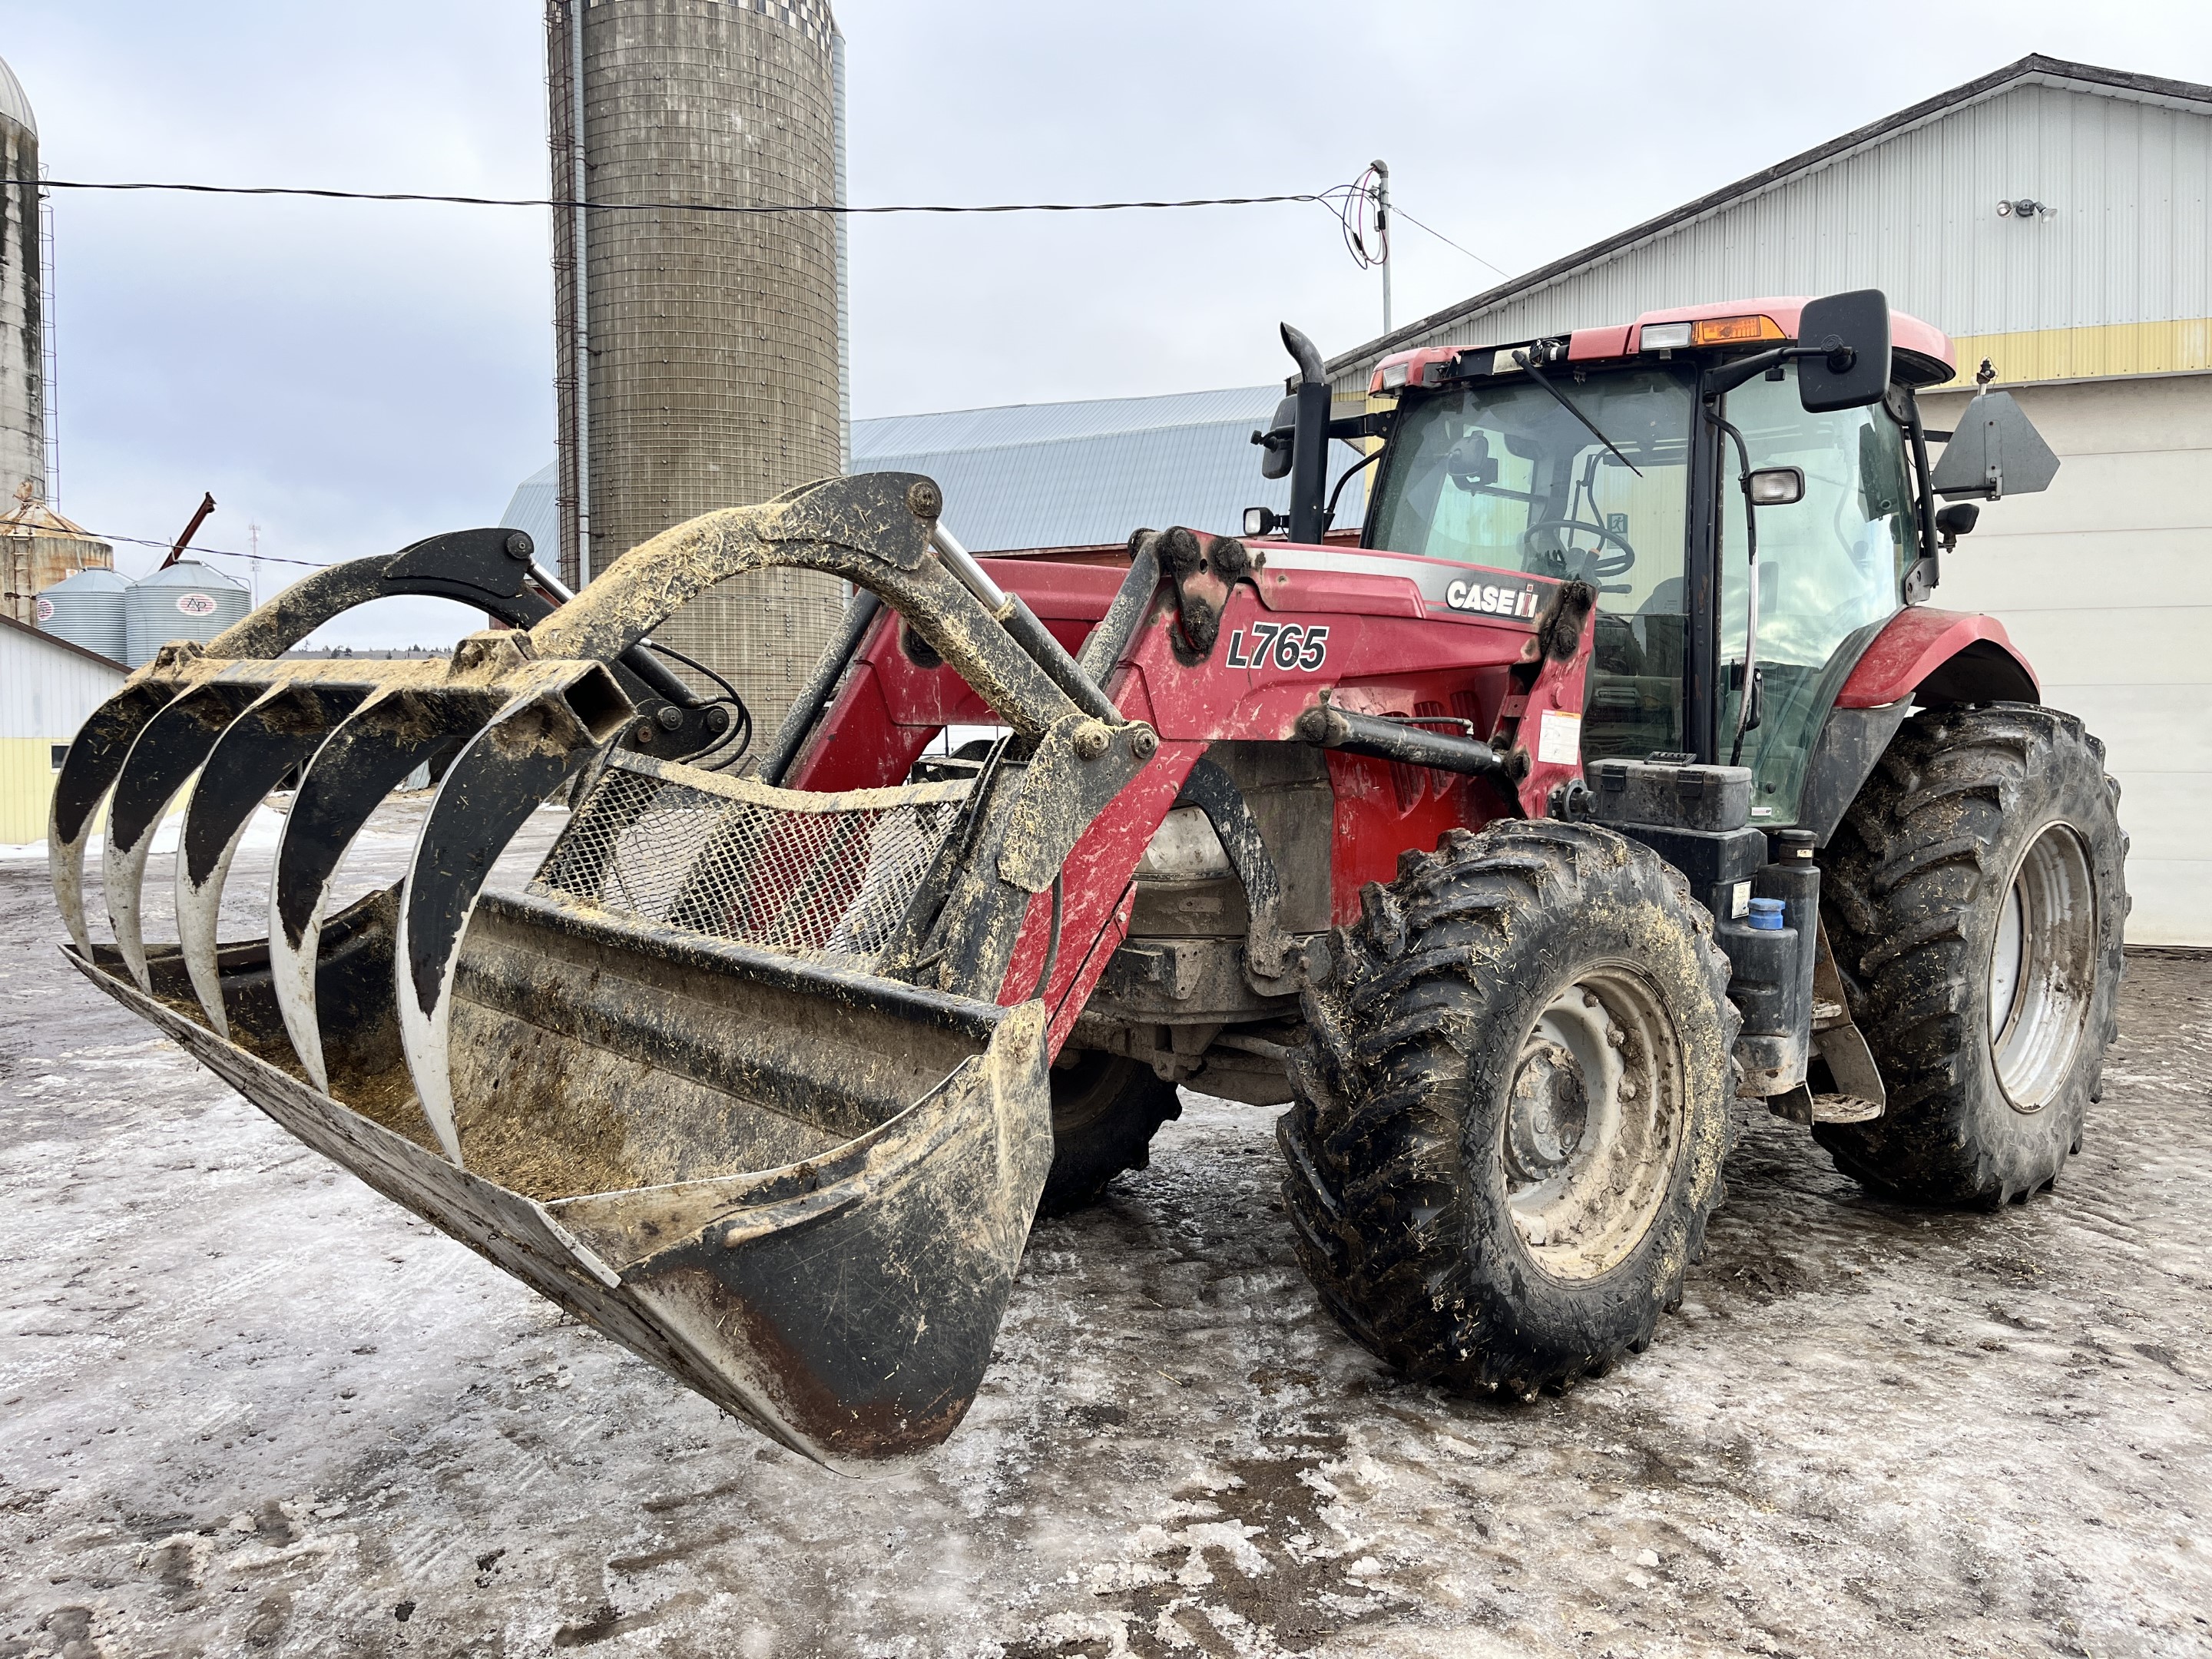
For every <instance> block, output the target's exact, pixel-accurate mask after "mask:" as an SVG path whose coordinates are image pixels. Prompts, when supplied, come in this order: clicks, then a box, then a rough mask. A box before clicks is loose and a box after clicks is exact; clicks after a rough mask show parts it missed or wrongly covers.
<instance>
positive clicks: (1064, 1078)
mask: <svg viewBox="0 0 2212 1659" xmlns="http://www.w3.org/2000/svg"><path fill="white" fill-rule="evenodd" d="M1129 1069H1130V1067H1129V1063H1128V1062H1127V1060H1122V1059H1121V1058H1120V1057H1119V1056H1117V1055H1115V1054H1101V1053H1099V1052H1098V1051H1097V1049H1095V1048H1094V1049H1086V1050H1085V1051H1084V1052H1083V1053H1082V1054H1079V1056H1078V1057H1077V1058H1076V1059H1075V1060H1074V1061H1073V1063H1072V1064H1068V1065H1061V1066H1054V1067H1053V1072H1052V1132H1053V1133H1054V1134H1055V1135H1070V1134H1074V1133H1078V1132H1079V1131H1080V1130H1084V1129H1087V1128H1089V1127H1091V1125H1092V1124H1093V1123H1096V1122H1097V1121H1098V1120H1099V1119H1100V1118H1102V1117H1103V1116H1105V1115H1106V1114H1107V1112H1108V1111H1109V1109H1111V1108H1112V1107H1113V1104H1114V1103H1115V1099H1116V1098H1117V1097H1118V1096H1119V1093H1120V1091H1121V1083H1122V1079H1123V1073H1126V1072H1127V1071H1128V1070H1129Z"/></svg>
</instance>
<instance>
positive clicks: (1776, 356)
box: [1705, 345, 1858, 393]
mask: <svg viewBox="0 0 2212 1659" xmlns="http://www.w3.org/2000/svg"><path fill="white" fill-rule="evenodd" d="M1845 353H1849V354H1850V359H1851V360H1852V361H1856V360H1857V356H1858V354H1857V352H1855V351H1852V350H1851V349H1850V347H1849V346H1845V347H1844V348H1843V349H1842V350H1841V351H1838V352H1832V351H1830V350H1829V349H1827V348H1826V347H1825V346H1816V345H1780V346H1772V347H1770V348H1769V349H1766V350H1765V351H1754V352H1753V353H1752V355H1751V356H1748V357H1739V358H1737V359H1736V360H1735V362H1732V363H1723V364H1722V365H1721V366H1720V367H1719V368H1716V369H1713V370H1711V371H1710V372H1709V373H1708V374H1706V376H1705V391H1706V392H1708V393H1711V392H1733V391H1735V389H1736V388H1737V387H1738V386H1741V385H1743V384H1744V383H1745V382H1746V381H1747V380H1755V379H1757V378H1758V377H1759V375H1761V374H1765V373H1766V371H1767V370H1768V369H1770V368H1774V367H1775V366H1776V365H1778V364H1780V363H1795V362H1803V361H1804V360H1805V359H1806V358H1808V357H1835V356H1843V355H1844V354H1845ZM1850 366H1851V365H1850V362H1842V363H1838V364H1834V365H1832V367H1834V368H1837V369H1838V370H1841V369H1845V368H1850Z"/></svg>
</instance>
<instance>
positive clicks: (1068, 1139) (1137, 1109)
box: [1037, 1049, 1182, 1215]
mask: <svg viewBox="0 0 2212 1659" xmlns="http://www.w3.org/2000/svg"><path fill="white" fill-rule="evenodd" d="M1181 1116H1182V1097H1181V1096H1180V1095H1178V1094H1176V1086H1175V1085H1174V1084H1172V1083H1169V1082H1166V1081H1164V1079H1161V1078H1159V1077H1158V1076H1156V1075H1155V1074H1154V1073H1153V1071H1152V1067H1151V1066H1147V1065H1146V1064H1145V1063H1144V1062H1143V1061H1142V1060H1127V1059H1124V1058H1123V1057H1122V1056H1121V1055H1119V1054H1100V1053H1098V1052H1097V1051H1096V1050H1095V1049H1085V1050H1082V1051H1080V1052H1079V1053H1077V1054H1074V1055H1073V1063H1072V1064H1069V1065H1065V1066H1054V1068H1053V1073H1052V1143H1053V1145H1052V1172H1051V1173H1050V1174H1049V1175H1048V1176H1046V1177H1045V1181H1044V1196H1043V1197H1042V1199H1041V1200H1038V1203H1037V1212H1038V1213H1039V1214H1040V1215H1066V1214H1067V1213H1068V1212H1070V1211H1072V1210H1079V1209H1081V1208H1082V1207H1083V1206H1085V1205H1086V1204H1089V1203H1091V1201H1093V1200H1095V1199H1097V1196H1098V1194H1100V1193H1101V1192H1102V1191H1103V1190H1104V1188H1105V1186H1106V1183H1107V1182H1109V1181H1111V1180H1112V1179H1113V1178H1114V1177H1115V1176H1117V1175H1120V1174H1121V1172H1122V1171H1123V1170H1141V1169H1143V1168H1145V1167H1146V1165H1147V1164H1150V1163H1151V1162H1152V1137H1153V1135H1154V1134H1156V1133H1158V1131H1159V1127H1160V1125H1161V1124H1163V1123H1164V1122H1166V1121H1168V1120H1169V1119H1170V1118H1176V1117H1181Z"/></svg>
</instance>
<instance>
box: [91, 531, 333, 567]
mask: <svg viewBox="0 0 2212 1659" xmlns="http://www.w3.org/2000/svg"><path fill="white" fill-rule="evenodd" d="M84 533H85V534H86V535H88V536H89V537H90V538H92V539H93V540H94V541H96V542H128V543H130V544H131V546H133V547H158V548H161V549H162V550H165V551H166V550H167V549H168V548H169V547H171V546H173V542H168V541H162V542H156V541H149V539H147V538H145V537H143V536H113V535H110V534H109V533H108V532H106V531H105V530H88V531H86V532H84ZM194 553H212V554H214V555H215V556H216V557H217V558H219V559H250V560H252V562H254V563H256V564H296V565H301V566H304V567H305V568H307V569H309V570H326V569H328V568H330V567H329V566H328V565H327V564H318V563H317V562H315V561H314V560H313V559H287V558H283V557H281V556H278V555H277V554H275V553H234V552H232V551H231V550H229V549H228V548H226V547H201V546H199V545H197V544H193V545H191V546H190V547H187V548H185V554H186V555H187V556H190V555H191V554H194Z"/></svg>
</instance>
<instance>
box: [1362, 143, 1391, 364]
mask: <svg viewBox="0 0 2212 1659" xmlns="http://www.w3.org/2000/svg"><path fill="white" fill-rule="evenodd" d="M1367 165H1368V166H1369V167H1370V168H1372V169H1373V170H1374V173H1375V184H1374V188H1373V190H1372V191H1371V195H1372V197H1373V200H1374V203H1375V240H1376V242H1377V243H1378V244H1380V245H1381V246H1382V249H1383V257H1382V258H1381V259H1380V260H1379V261H1377V263H1378V264H1381V265H1382V267H1383V332H1384V333H1385V334H1388V333H1389V331H1390V168H1389V163H1387V162H1384V161H1370V162H1369V163H1368V164H1367Z"/></svg>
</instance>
